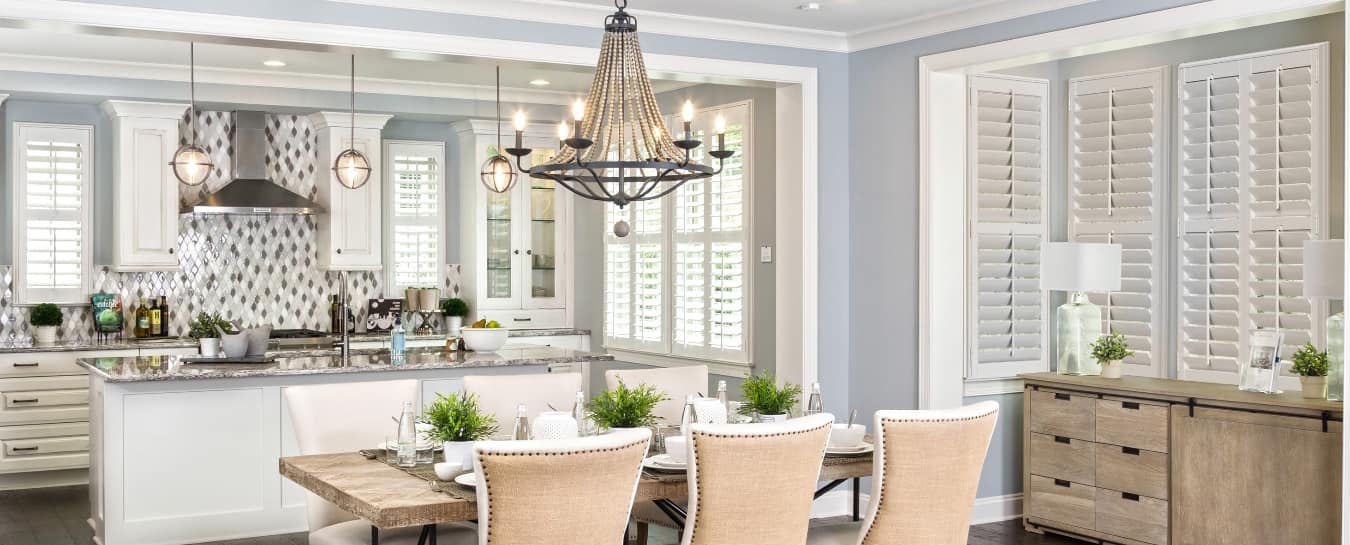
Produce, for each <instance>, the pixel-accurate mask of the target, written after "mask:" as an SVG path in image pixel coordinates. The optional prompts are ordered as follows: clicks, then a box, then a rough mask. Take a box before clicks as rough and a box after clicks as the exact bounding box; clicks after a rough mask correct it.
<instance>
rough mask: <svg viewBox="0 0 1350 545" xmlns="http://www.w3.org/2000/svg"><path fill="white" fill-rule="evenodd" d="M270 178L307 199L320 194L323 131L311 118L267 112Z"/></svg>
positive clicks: (267, 160) (268, 175) (267, 159)
mask: <svg viewBox="0 0 1350 545" xmlns="http://www.w3.org/2000/svg"><path fill="white" fill-rule="evenodd" d="M266 135H267V142H268V144H270V145H269V146H267V158H266V162H267V171H266V172H267V179H269V180H272V182H274V183H280V184H281V186H282V187H285V188H286V189H289V190H291V191H293V192H295V193H297V194H300V195H304V196H305V197H307V198H310V199H314V198H317V197H318V195H319V188H318V183H317V181H316V176H315V173H316V171H317V170H318V166H317V163H318V153H319V134H318V133H317V132H315V131H314V126H313V125H312V124H310V122H309V118H308V117H304V116H298V115H275V114H267V129H266Z"/></svg>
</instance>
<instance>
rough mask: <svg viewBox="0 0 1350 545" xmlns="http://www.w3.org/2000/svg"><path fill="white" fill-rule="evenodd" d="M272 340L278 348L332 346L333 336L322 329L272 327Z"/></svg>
mask: <svg viewBox="0 0 1350 545" xmlns="http://www.w3.org/2000/svg"><path fill="white" fill-rule="evenodd" d="M271 338H272V342H273V343H276V346H277V347H279V348H294V347H311V346H319V347H324V348H329V347H332V345H333V338H332V337H330V336H329V335H328V334H327V333H324V332H322V331H315V330H313V329H273V330H272V335H271Z"/></svg>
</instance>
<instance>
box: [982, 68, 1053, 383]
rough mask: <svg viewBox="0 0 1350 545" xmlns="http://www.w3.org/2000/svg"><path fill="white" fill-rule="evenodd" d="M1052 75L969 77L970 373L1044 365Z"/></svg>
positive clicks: (1005, 372) (987, 374)
mask: <svg viewBox="0 0 1350 545" xmlns="http://www.w3.org/2000/svg"><path fill="white" fill-rule="evenodd" d="M1046 89H1047V82H1045V81H1044V80H1032V79H1028V78H1011V77H1006V76H992V75H981V76H973V77H971V78H970V95H969V105H970V113H969V116H968V122H969V134H970V144H969V145H970V148H971V153H970V154H969V155H970V157H971V166H970V168H969V169H968V172H969V173H970V174H969V176H970V180H969V184H970V188H971V195H972V197H973V198H972V203H971V208H972V216H973V217H974V218H975V223H974V225H973V229H972V230H971V231H972V232H971V234H970V235H971V240H970V243H969V249H970V250H969V251H970V252H971V259H972V262H973V263H974V264H975V270H974V271H973V272H974V278H972V282H971V288H970V289H971V295H970V299H969V300H970V301H971V302H972V305H973V308H971V309H970V310H969V311H968V314H969V316H970V320H971V327H970V329H971V330H972V331H974V332H975V333H976V334H975V335H974V336H973V339H972V346H971V349H970V350H971V356H970V358H969V361H970V363H969V365H968V369H967V372H966V376H967V378H970V379H975V380H979V379H997V378H1006V377H1011V376H1015V375H1016V374H1017V373H1022V372H1028V371H1037V370H1043V369H1045V368H1046V364H1045V358H1044V350H1043V347H1044V337H1045V336H1044V327H1043V320H1044V315H1045V306H1046V298H1045V295H1044V293H1043V292H1042V291H1041V289H1040V281H1039V278H1040V262H1039V260H1040V246H1041V242H1042V241H1043V240H1044V239H1045V221H1044V206H1043V198H1042V194H1043V191H1042V189H1043V187H1044V185H1045V174H1044V171H1043V165H1044V164H1045V158H1044V149H1043V142H1044V141H1045V125H1046V121H1045V112H1046V98H1045V97H1046Z"/></svg>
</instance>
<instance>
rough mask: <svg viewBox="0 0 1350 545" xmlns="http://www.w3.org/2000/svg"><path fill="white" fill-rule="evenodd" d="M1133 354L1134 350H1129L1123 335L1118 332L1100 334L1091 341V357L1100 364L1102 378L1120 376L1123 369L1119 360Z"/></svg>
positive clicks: (1123, 366) (1123, 365)
mask: <svg viewBox="0 0 1350 545" xmlns="http://www.w3.org/2000/svg"><path fill="white" fill-rule="evenodd" d="M1133 355H1134V351H1133V350H1130V347H1129V345H1128V344H1126V343H1125V336H1124V335H1121V334H1120V333H1112V334H1110V335H1102V336H1101V337H1100V338H1098V339H1097V340H1095V341H1092V357H1094V358H1096V359H1097V363H1099V364H1101V366H1102V378H1120V376H1121V374H1123V372H1124V370H1125V369H1124V368H1125V364H1123V363H1121V360H1123V359H1125V358H1128V357H1130V356H1133Z"/></svg>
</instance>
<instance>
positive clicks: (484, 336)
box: [459, 327, 510, 352]
mask: <svg viewBox="0 0 1350 545" xmlns="http://www.w3.org/2000/svg"><path fill="white" fill-rule="evenodd" d="M459 331H460V335H463V336H464V345H465V346H467V347H468V348H469V350H473V351H474V352H492V351H494V350H498V349H500V348H501V347H502V345H504V344H506V337H507V334H508V333H509V332H510V330H508V329H506V328H504V327H494V328H486V327H461V328H460V329H459Z"/></svg>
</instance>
